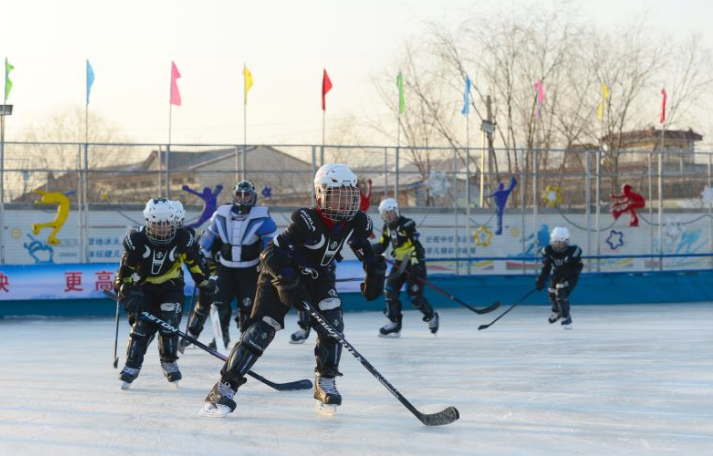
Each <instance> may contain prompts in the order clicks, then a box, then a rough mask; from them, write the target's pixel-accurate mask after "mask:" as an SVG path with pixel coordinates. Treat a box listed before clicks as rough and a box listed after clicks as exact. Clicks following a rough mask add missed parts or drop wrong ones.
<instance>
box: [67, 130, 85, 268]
mask: <svg viewBox="0 0 713 456" xmlns="http://www.w3.org/2000/svg"><path fill="white" fill-rule="evenodd" d="M85 145H86V143H85ZM76 169H77V192H76V193H77V237H78V238H79V243H78V244H77V260H78V261H77V262H78V263H86V259H85V258H84V235H83V234H82V233H84V223H83V222H84V220H83V219H82V206H83V201H82V198H83V195H84V191H83V190H82V183H83V182H82V145H81V144H80V143H77V168H76ZM70 207H71V205H70Z"/></svg>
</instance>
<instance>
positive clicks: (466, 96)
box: [460, 74, 470, 116]
mask: <svg viewBox="0 0 713 456" xmlns="http://www.w3.org/2000/svg"><path fill="white" fill-rule="evenodd" d="M460 113H461V114H463V115H464V116H467V115H468V114H470V78H469V77H468V75H467V74H466V75H465V92H463V109H461V111H460Z"/></svg>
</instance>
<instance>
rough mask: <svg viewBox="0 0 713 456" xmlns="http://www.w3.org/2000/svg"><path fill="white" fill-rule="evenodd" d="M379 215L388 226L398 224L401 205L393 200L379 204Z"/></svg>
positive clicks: (386, 200)
mask: <svg viewBox="0 0 713 456" xmlns="http://www.w3.org/2000/svg"><path fill="white" fill-rule="evenodd" d="M379 214H380V215H381V219H382V220H383V221H384V223H386V224H387V225H390V224H392V223H394V222H396V221H397V220H398V219H399V203H397V202H396V200H395V199H393V198H386V199H385V200H382V201H381V203H380V204H379Z"/></svg>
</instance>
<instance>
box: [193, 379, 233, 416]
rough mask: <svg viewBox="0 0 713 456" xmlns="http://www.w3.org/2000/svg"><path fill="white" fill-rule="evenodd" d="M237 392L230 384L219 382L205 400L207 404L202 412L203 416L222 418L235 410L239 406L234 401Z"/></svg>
mask: <svg viewBox="0 0 713 456" xmlns="http://www.w3.org/2000/svg"><path fill="white" fill-rule="evenodd" d="M234 397H235V391H233V389H232V388H231V387H230V383H228V382H225V383H223V382H218V383H216V384H215V385H214V386H213V389H212V390H210V393H208V396H206V398H205V404H203V409H201V411H200V415H201V416H206V417H209V418H222V417H224V416H226V415H227V414H229V413H232V412H233V411H234V410H235V407H236V406H237V404H236V403H235V401H234V400H233V398H234Z"/></svg>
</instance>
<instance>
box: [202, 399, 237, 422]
mask: <svg viewBox="0 0 713 456" xmlns="http://www.w3.org/2000/svg"><path fill="white" fill-rule="evenodd" d="M229 413H232V410H230V407H228V406H226V405H221V404H211V403H208V402H207V403H205V404H203V408H202V409H201V411H200V413H199V415H200V416H205V417H208V418H224V417H225V416H226V415H228V414H229Z"/></svg>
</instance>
